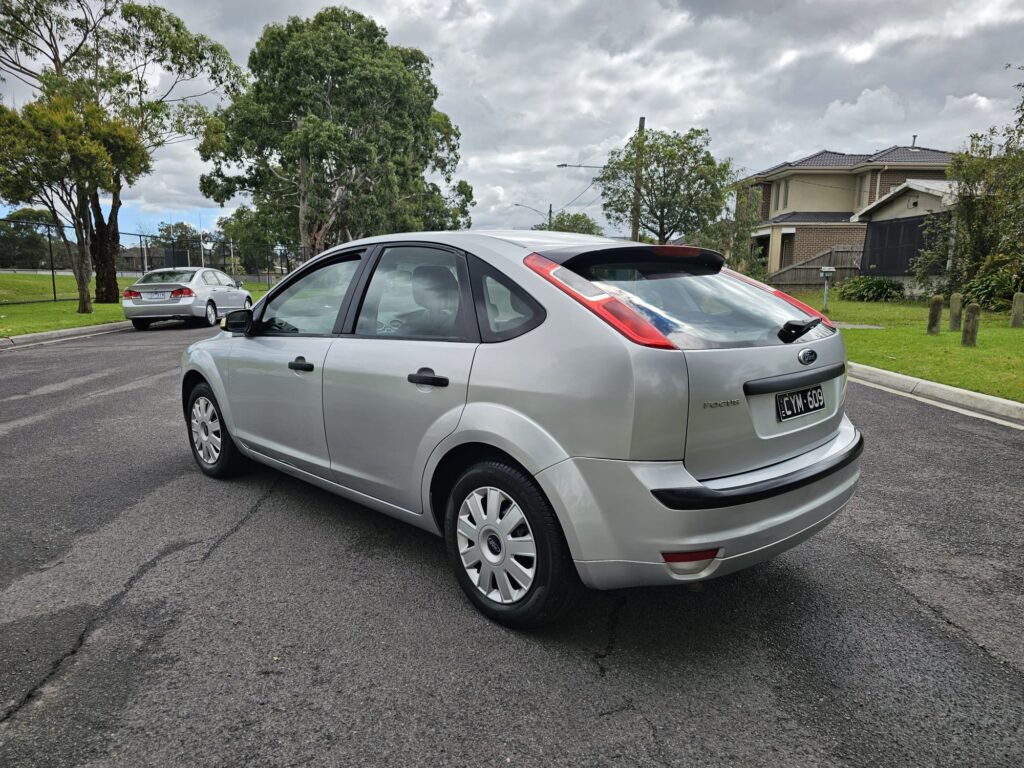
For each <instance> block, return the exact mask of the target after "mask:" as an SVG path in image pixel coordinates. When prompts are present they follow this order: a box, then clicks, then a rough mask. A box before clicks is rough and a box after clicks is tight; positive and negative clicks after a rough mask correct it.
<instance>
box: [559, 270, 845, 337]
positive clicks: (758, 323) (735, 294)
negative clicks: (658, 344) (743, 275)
mask: <svg viewBox="0 0 1024 768" xmlns="http://www.w3.org/2000/svg"><path fill="white" fill-rule="evenodd" d="M574 271H576V272H578V273H579V274H580V275H581V276H582V277H585V278H587V279H588V280H591V281H593V282H594V283H596V284H597V285H598V286H599V287H600V288H602V289H603V290H604V291H606V292H607V293H609V294H611V295H613V296H615V297H616V298H618V299H619V300H620V301H623V302H625V303H626V304H628V305H629V306H630V307H632V308H633V309H635V310H636V311H637V312H639V313H640V314H641V315H642V316H643V317H645V318H646V319H647V320H649V321H650V322H651V323H652V324H653V325H654V326H655V327H656V328H657V329H658V330H659V331H661V332H662V333H663V334H665V336H667V337H668V338H669V339H670V340H671V341H672V343H673V344H675V345H676V346H677V347H679V348H680V349H728V348H734V347H767V346H776V345H780V344H782V343H783V342H782V340H781V339H779V336H778V332H779V330H780V329H781V328H782V326H783V325H785V324H786V322H787V321H789V320H798V321H801V322H806V321H808V320H810V319H811V317H812V316H811V315H809V314H807V313H806V312H804V311H803V310H801V309H800V308H798V307H796V306H794V305H792V304H790V303H789V302H787V301H785V300H783V299H781V298H779V297H778V296H775V295H773V294H771V293H769V292H767V291H764V290H762V289H760V288H758V287H757V286H755V285H751V284H750V283H748V282H746V281H744V280H741V279H739V278H738V277H734V276H732V275H730V274H728V273H727V272H719V273H713V274H707V273H700V272H699V271H693V272H691V271H687V270H686V269H683V268H681V267H680V266H678V265H676V264H670V263H665V262H651V263H644V262H635V263H634V262H630V263H621V262H619V263H614V264H599V263H595V264H590V265H589V266H587V267H585V268H583V269H575V270H574ZM833 333H835V331H833V330H832V329H831V328H829V327H828V326H826V325H824V324H822V325H818V326H816V327H815V328H812V329H811V330H810V331H808V332H807V333H806V334H804V335H803V336H801V337H800V341H802V342H803V341H813V340H815V339H823V338H826V337H828V336H831V335H832V334H833Z"/></svg>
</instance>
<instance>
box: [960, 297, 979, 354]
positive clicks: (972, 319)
mask: <svg viewBox="0 0 1024 768" xmlns="http://www.w3.org/2000/svg"><path fill="white" fill-rule="evenodd" d="M980 321H981V307H979V306H978V305H977V304H975V303H973V302H972V303H970V304H968V305H967V310H966V311H965V312H964V332H963V334H962V335H961V336H960V343H961V344H962V345H963V346H965V347H976V346H978V323H979V322H980Z"/></svg>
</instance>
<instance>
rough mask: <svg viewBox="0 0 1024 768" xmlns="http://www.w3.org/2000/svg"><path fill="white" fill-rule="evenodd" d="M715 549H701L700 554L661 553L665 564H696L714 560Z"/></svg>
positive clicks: (716, 552)
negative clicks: (701, 561)
mask: <svg viewBox="0 0 1024 768" xmlns="http://www.w3.org/2000/svg"><path fill="white" fill-rule="evenodd" d="M717 554H718V550H717V549H702V550H701V551H700V552H662V553H661V556H662V557H663V558H665V562H666V563H696V562H698V561H700V560H714V559H715V555H717Z"/></svg>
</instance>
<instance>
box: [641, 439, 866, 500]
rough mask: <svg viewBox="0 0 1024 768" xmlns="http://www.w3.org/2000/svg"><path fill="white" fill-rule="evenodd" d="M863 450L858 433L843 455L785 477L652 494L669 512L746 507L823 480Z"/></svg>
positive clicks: (854, 459) (654, 492)
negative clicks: (734, 485) (735, 485)
mask: <svg viewBox="0 0 1024 768" xmlns="http://www.w3.org/2000/svg"><path fill="white" fill-rule="evenodd" d="M863 451H864V436H863V435H862V434H860V432H858V433H857V439H856V440H855V441H854V443H853V445H851V446H850V447H849V448H847V449H846V450H845V451H843V452H842V453H839V454H836V455H835V456H832V457H831V458H829V459H828V460H827V461H823V462H821V463H820V464H814V465H812V466H810V467H806V468H804V469H798V470H797V471H796V472H790V473H789V474H788V475H782V476H780V477H773V478H772V479H771V480H763V481H761V482H760V483H750V484H749V485H741V486H738V487H736V488H728V489H726V490H721V491H719V490H715V489H714V488H708V487H707V486H706V485H699V486H697V487H696V488H658V489H656V490H653V491H651V493H652V494H654V498H656V499H657V500H658V501H660V502H661V503H662V504H664V505H665V506H666V507H668V508H669V509H719V508H720V507H733V506H736V505H738V504H749V503H750V502H752V501H761V500H763V499H770V498H771V497H772V496H780V495H782V494H783V493H788V492H789V491H795V490H796V489H797V488H803V487H804V486H805V485H810V484H811V483H815V482H817V481H818V480H821V479H823V478H826V477H828V476H829V475H831V474H833V473H835V472H838V471H839V470H840V469H842V468H843V467H845V466H847V465H849V464H851V463H853V462H854V461H856V460H857V457H859V456H860V455H861V453H862V452H863Z"/></svg>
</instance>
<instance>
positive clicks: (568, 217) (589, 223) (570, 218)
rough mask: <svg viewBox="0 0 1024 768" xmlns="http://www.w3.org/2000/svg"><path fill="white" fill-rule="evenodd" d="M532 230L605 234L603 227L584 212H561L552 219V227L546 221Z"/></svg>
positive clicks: (534, 226) (535, 225)
mask: <svg viewBox="0 0 1024 768" xmlns="http://www.w3.org/2000/svg"><path fill="white" fill-rule="evenodd" d="M531 229H540V230H547V229H550V230H551V231H552V232H579V233H580V234H581V235H603V234H604V230H602V229H601V225H600V224H598V223H597V222H596V221H594V220H593V219H592V218H590V217H589V216H588V215H587V214H585V213H583V212H582V211H579V212H578V213H569V212H568V211H559V212H558V213H556V214H555V215H554V216H553V217H552V219H551V226H550V227H549V226H548V223H547V222H546V221H545V222H542V223H540V224H534V225H533V227H531Z"/></svg>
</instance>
